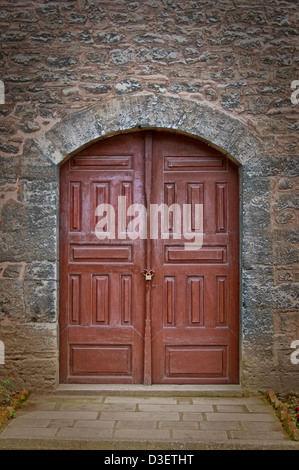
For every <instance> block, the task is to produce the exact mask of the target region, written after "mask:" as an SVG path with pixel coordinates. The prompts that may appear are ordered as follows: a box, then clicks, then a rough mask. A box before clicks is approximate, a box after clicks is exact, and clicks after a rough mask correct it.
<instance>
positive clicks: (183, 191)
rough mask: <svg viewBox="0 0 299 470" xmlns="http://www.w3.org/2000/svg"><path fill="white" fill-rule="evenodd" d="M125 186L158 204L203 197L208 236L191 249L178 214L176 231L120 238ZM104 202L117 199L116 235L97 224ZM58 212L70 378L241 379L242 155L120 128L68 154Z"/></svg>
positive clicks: (135, 199)
mask: <svg viewBox="0 0 299 470" xmlns="http://www.w3.org/2000/svg"><path fill="white" fill-rule="evenodd" d="M118 196H126V198H127V206H129V205H130V204H132V203H135V204H141V205H145V206H146V207H147V209H148V213H149V207H150V205H152V204H157V205H160V204H163V203H164V204H167V205H168V206H169V205H171V204H178V205H179V206H183V205H184V204H191V205H192V207H193V205H194V204H202V205H203V229H204V238H203V246H202V248H201V249H193V250H190V249H189V250H186V249H185V248H184V246H185V245H184V243H185V242H186V240H185V239H184V238H183V237H182V238H181V239H177V238H176V237H175V236H174V235H173V234H171V229H172V228H173V226H171V224H172V223H173V222H171V223H170V227H169V228H170V230H169V231H170V236H169V238H168V239H161V236H158V237H157V238H155V239H151V238H150V227H149V226H148V233H147V239H142V238H138V237H137V238H136V239H134V240H132V239H131V238H129V237H128V236H125V237H121V238H120V239H119V237H118V211H117V206H118V204H117V203H118ZM102 203H108V204H112V206H114V207H115V215H116V218H115V221H116V223H115V234H116V238H115V239H112V240H104V241H102V240H101V241H100V240H99V239H98V238H97V237H96V235H95V226H96V223H97V221H98V220H99V218H97V217H96V216H95V209H96V207H97V205H98V204H102ZM60 216H61V217H60V219H61V227H60V250H61V255H60V276H61V281H60V342H61V347H60V371H61V372H60V377H61V381H62V382H69V383H76V382H77V383H80V382H81V383H82V382H83V383H84V382H85V383H88V382H89V383H92V382H93V383H147V384H149V383H178V384H180V383H236V382H238V302H239V293H238V270H239V267H238V171H237V168H236V167H235V165H234V164H232V163H231V162H230V161H229V160H228V159H227V158H226V157H224V156H223V155H222V154H220V153H219V152H217V151H215V150H214V149H212V148H210V147H208V146H207V145H205V144H203V143H201V142H199V141H196V140H193V139H190V138H187V137H183V136H178V135H175V134H172V133H166V132H140V133H134V134H126V135H122V136H117V137H113V138H110V139H108V140H105V141H102V142H99V143H97V144H94V145H92V146H91V147H89V148H87V149H85V150H84V151H82V152H80V154H78V155H76V156H75V157H72V158H71V159H70V160H69V161H68V162H66V163H65V164H64V165H63V166H62V168H61V209H60ZM129 220H130V218H129V217H128V219H127V222H128V221H129ZM147 222H148V223H150V220H149V219H148V221H147ZM159 233H160V232H159ZM182 234H183V227H182ZM188 241H189V240H188ZM144 268H147V269H150V268H151V269H153V270H154V276H153V278H152V280H150V281H147V280H146V278H145V276H144V275H143V270H144Z"/></svg>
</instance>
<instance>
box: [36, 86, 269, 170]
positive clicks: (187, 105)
mask: <svg viewBox="0 0 299 470" xmlns="http://www.w3.org/2000/svg"><path fill="white" fill-rule="evenodd" d="M151 128H153V129H163V130H170V131H174V132H179V133H183V134H186V135H190V136H191V137H195V138H199V139H200V140H203V141H204V142H206V143H208V144H209V145H211V146H213V147H215V148H217V149H218V150H220V151H221V152H223V153H224V154H226V155H227V156H228V157H229V158H231V159H233V160H234V161H235V163H237V164H239V165H246V164H247V163H248V162H249V161H250V160H251V159H253V160H254V159H255V158H256V157H257V156H258V158H259V159H260V158H261V153H262V152H263V149H262V143H261V142H260V141H259V140H258V139H257V138H256V136H255V135H254V134H253V133H252V132H251V131H250V130H249V128H248V126H247V125H246V124H244V123H243V122H242V121H241V120H239V119H237V118H235V117H233V116H231V115H228V114H227V113H225V112H223V111H221V110H219V109H216V108H213V107H211V106H208V105H207V104H201V103H197V102H195V101H192V100H189V99H184V98H180V97H173V96H158V97H157V96H153V95H130V96H128V95H127V96H125V97H117V98H113V99H111V100H109V101H104V102H99V103H97V104H96V105H95V106H92V107H90V108H88V109H86V110H83V111H79V112H78V113H75V114H73V115H72V116H71V117H69V118H67V119H65V120H63V121H61V122H59V123H58V124H56V125H55V126H54V127H53V128H52V129H51V130H49V131H48V132H46V133H45V134H44V135H43V136H41V137H39V138H37V139H35V144H36V145H37V147H38V148H39V149H40V150H41V152H42V154H43V155H44V156H45V157H46V158H47V159H49V160H50V161H51V162H52V163H54V164H56V165H60V164H61V163H62V162H63V161H65V159H66V158H68V157H70V156H71V155H72V154H74V153H76V152H77V151H78V150H79V149H82V148H84V147H86V146H88V145H90V144H91V143H93V142H95V141H97V140H99V139H102V138H107V137H109V136H112V135H115V134H119V133H122V132H130V131H134V130H138V129H143V130H144V129H151Z"/></svg>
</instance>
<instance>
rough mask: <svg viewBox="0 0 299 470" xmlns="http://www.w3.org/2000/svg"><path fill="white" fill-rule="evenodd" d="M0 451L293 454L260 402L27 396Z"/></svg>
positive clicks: (2, 434) (0, 438)
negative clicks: (253, 451) (215, 451)
mask: <svg viewBox="0 0 299 470" xmlns="http://www.w3.org/2000/svg"><path fill="white" fill-rule="evenodd" d="M0 449H14V450H16V449H48V450H62V449H82V450H88V449H90V450H93V449H102V450H110V449H115V450H142V449H145V450H146V449H152V450H155V449H156V450H172V451H173V450H175V449H179V450H180V451H181V450H188V449H192V450H207V449H209V450H212V449H215V450H218V449H219V450H220V449H221V450H234V449H244V450H245V449H246V450H247V449H249V450H270V449H273V450H299V442H296V441H292V440H291V439H290V438H289V436H287V434H286V433H285V432H284V430H283V427H282V425H281V423H280V421H279V419H278V418H277V416H276V414H275V412H274V410H273V408H272V407H271V406H270V405H269V404H268V403H267V402H266V401H265V400H264V398H263V396H256V397H243V396H239V395H238V396H223V397H221V396H196V394H195V392H194V390H193V391H192V393H190V394H189V395H188V394H185V395H184V396H183V395H182V394H180V393H179V394H176V390H175V389H174V390H173V395H172V396H171V395H170V394H169V392H168V393H167V396H163V395H162V393H161V391H160V390H159V395H158V396H157V395H154V394H153V396H150V395H149V394H147V396H144V395H143V394H138V393H135V394H133V395H129V394H122V393H121V391H120V392H119V394H118V395H116V394H113V395H110V394H109V393H107V390H106V391H105V393H103V394H99V393H98V392H97V393H95V394H93V393H90V390H89V393H84V392H83V391H82V390H81V391H80V392H79V391H77V393H75V394H73V393H66V391H65V390H63V391H61V392H60V393H58V392H56V393H54V394H48V395H45V394H44V395H38V394H35V393H33V394H32V395H31V396H30V398H29V400H28V402H27V403H26V405H25V406H24V407H23V408H22V409H19V410H17V413H16V417H15V418H13V419H12V420H10V421H9V422H8V423H7V424H6V425H5V426H4V427H2V428H1V429H0Z"/></svg>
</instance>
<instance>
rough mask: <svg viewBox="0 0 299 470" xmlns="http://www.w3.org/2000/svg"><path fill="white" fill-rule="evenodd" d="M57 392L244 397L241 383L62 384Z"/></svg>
mask: <svg viewBox="0 0 299 470" xmlns="http://www.w3.org/2000/svg"><path fill="white" fill-rule="evenodd" d="M55 393H57V394H59V393H63V394H65V393H70V394H76V393H78V394H82V393H84V394H98V395H133V396H136V395H139V396H173V395H176V396H184V395H185V396H208V397H223V396H224V397H242V396H243V389H242V386H241V385H139V384H138V385H135V384H60V385H58V386H57V388H56V390H55Z"/></svg>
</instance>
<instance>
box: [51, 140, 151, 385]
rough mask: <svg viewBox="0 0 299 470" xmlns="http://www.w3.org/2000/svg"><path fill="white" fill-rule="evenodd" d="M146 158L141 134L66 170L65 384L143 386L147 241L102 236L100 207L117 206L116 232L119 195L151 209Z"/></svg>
mask: <svg viewBox="0 0 299 470" xmlns="http://www.w3.org/2000/svg"><path fill="white" fill-rule="evenodd" d="M143 156H144V136H143V135H142V134H138V133H137V134H132V135H126V136H121V137H117V138H111V139H107V140H105V141H104V142H100V143H97V144H94V145H92V146H90V147H89V148H87V149H85V150H83V151H82V152H80V154H78V155H76V156H74V157H73V158H71V159H70V160H69V161H67V162H66V163H65V164H64V165H63V166H62V168H61V173H60V177H61V201H60V223H61V227H60V250H61V254H60V344H61V347H60V356H61V357H60V371H61V372H60V375H61V380H62V381H63V382H69V383H82V382H83V383H92V382H93V383H119V382H121V383H142V381H143V336H144V280H143V276H142V275H141V272H142V269H143V268H144V257H145V252H144V246H145V241H144V240H143V239H137V240H134V241H133V240H131V239H128V238H125V239H120V240H119V239H112V238H109V237H108V236H107V239H105V240H99V239H98V238H97V236H96V234H95V227H96V224H97V222H98V221H99V220H101V218H99V217H97V216H96V207H97V206H98V205H100V204H110V205H111V206H112V207H114V208H115V209H116V210H115V221H116V224H115V234H117V233H118V212H117V207H118V197H119V196H126V197H127V202H128V204H131V203H132V202H133V201H139V202H140V203H141V204H144V160H143ZM103 216H105V213H103ZM106 228H107V229H108V227H107V226H106ZM110 228H111V227H110Z"/></svg>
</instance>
